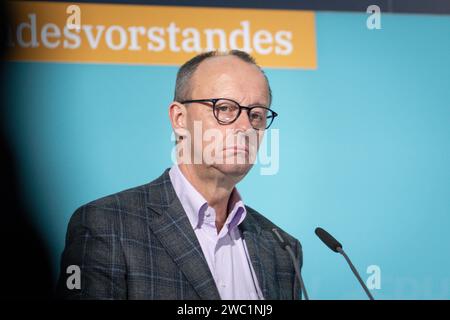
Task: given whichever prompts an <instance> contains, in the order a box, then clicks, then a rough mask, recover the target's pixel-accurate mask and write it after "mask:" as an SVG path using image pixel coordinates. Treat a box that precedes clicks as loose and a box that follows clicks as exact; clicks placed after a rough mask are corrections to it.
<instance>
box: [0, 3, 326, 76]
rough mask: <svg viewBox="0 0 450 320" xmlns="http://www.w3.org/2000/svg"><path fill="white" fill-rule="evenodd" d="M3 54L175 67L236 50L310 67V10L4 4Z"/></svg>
mask: <svg viewBox="0 0 450 320" xmlns="http://www.w3.org/2000/svg"><path fill="white" fill-rule="evenodd" d="M10 6H11V7H10V8H11V11H12V13H13V15H12V19H11V23H10V25H8V26H7V44H8V46H9V47H10V48H11V50H10V53H9V56H8V59H9V60H15V61H50V62H54V61H56V62H90V63H121V64H144V65H179V64H182V63H183V62H185V61H186V60H188V59H189V58H191V57H193V56H194V55H196V54H197V53H200V52H203V51H209V50H229V49H241V50H244V51H247V52H249V53H250V54H252V55H253V56H254V57H255V58H256V60H257V62H258V63H259V64H260V65H262V66H263V67H277V68H305V69H315V68H316V67H317V58H316V32H315V25H314V22H315V21H314V19H315V15H314V12H312V11H293V10H292V11H291V10H259V9H229V8H197V7H173V6H150V5H148V6H147V5H145V6H138V5H112V4H86V3H82V4H76V3H63V2H58V3H54V2H10Z"/></svg>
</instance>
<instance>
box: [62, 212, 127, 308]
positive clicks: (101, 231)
mask: <svg viewBox="0 0 450 320" xmlns="http://www.w3.org/2000/svg"><path fill="white" fill-rule="evenodd" d="M119 231H120V214H119V213H118V212H117V211H114V210H112V209H108V208H101V207H97V206H95V205H89V204H88V205H85V206H82V207H80V208H79V209H78V210H76V211H75V213H74V214H73V215H72V218H71V219H70V222H69V225H68V229H67V235H66V244H65V249H64V251H63V253H62V257H61V268H60V270H61V271H60V276H59V280H58V284H57V288H56V290H57V291H56V293H57V297H58V298H61V299H126V298H127V292H126V263H125V257H124V253H123V249H122V244H121V241H120V233H119ZM70 266H72V267H71V268H69V267H70ZM73 266H75V268H77V267H78V268H79V271H80V272H79V276H80V278H79V279H80V283H79V284H80V286H79V288H77V287H75V288H74V286H73V285H72V286H71V285H68V284H67V283H68V282H70V283H72V284H73V283H74V276H76V274H75V273H76V272H73V268H74V267H73ZM68 268H69V271H72V272H68Z"/></svg>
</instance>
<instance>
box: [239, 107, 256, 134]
mask: <svg viewBox="0 0 450 320" xmlns="http://www.w3.org/2000/svg"><path fill="white" fill-rule="evenodd" d="M235 127H236V128H237V129H242V130H243V131H246V130H248V129H252V128H253V127H252V124H251V122H250V118H249V115H248V112H247V110H244V109H243V110H242V111H241V114H240V115H239V117H238V118H237V119H236V121H235Z"/></svg>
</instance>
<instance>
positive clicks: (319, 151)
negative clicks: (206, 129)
mask: <svg viewBox="0 0 450 320" xmlns="http://www.w3.org/2000/svg"><path fill="white" fill-rule="evenodd" d="M366 19H367V15H366V14H359V13H331V12H319V13H317V14H316V31H317V55H318V69H317V70H295V69H292V70H285V69H268V70H267V71H266V72H267V74H268V77H269V79H270V82H271V86H272V90H273V93H274V101H273V108H274V110H276V111H277V112H278V113H279V114H280V116H279V118H277V119H276V122H275V124H274V128H279V130H280V170H279V172H278V174H276V175H273V176H261V175H260V174H259V168H258V167H255V168H254V169H253V171H252V172H251V173H250V174H249V175H248V177H247V178H246V179H245V180H244V181H243V182H241V183H240V184H239V186H238V188H239V190H240V192H241V194H242V196H243V198H244V201H245V202H246V203H247V204H249V205H250V206H252V207H254V208H256V209H257V210H259V211H260V212H262V213H263V214H265V215H266V216H267V217H268V218H270V219H271V220H272V221H274V222H275V223H277V224H278V225H279V226H280V227H282V228H283V229H285V230H286V231H288V232H290V233H291V234H292V235H294V236H296V237H297V238H298V239H299V240H300V241H301V242H302V245H303V250H304V266H303V276H304V280H305V283H306V285H307V288H308V289H309V295H310V297H311V298H312V299H365V295H364V292H363V291H362V289H361V288H360V287H359V284H358V283H357V281H356V279H355V278H354V277H353V275H352V274H351V271H350V269H349V268H348V266H347V265H346V263H345V261H344V259H343V258H342V257H340V256H339V255H338V254H335V253H333V252H331V251H330V250H329V249H328V248H326V247H325V246H324V245H323V244H322V243H321V242H320V241H319V240H318V238H317V237H316V236H315V235H314V229H315V228H316V227H317V226H322V227H323V228H325V229H327V230H328V231H330V232H331V233H332V234H333V235H335V236H336V238H338V240H340V241H341V242H342V243H343V244H344V249H346V251H347V253H348V255H349V256H350V257H351V258H352V260H353V262H354V264H355V265H356V267H357V268H358V270H359V271H360V272H361V274H362V276H363V278H365V279H366V278H367V277H368V274H366V268H367V266H369V265H378V266H379V267H380V268H381V289H379V290H373V291H372V293H373V295H374V296H375V298H378V299H449V298H450V256H449V253H450V241H449V240H448V238H447V232H448V230H449V228H450V194H449V190H450V168H449V163H450V17H449V16H437V15H436V16H433V15H401V14H395V15H393V14H382V29H381V30H368V29H367V27H366ZM176 71H177V67H175V66H174V67H162V66H130V65H104V64H102V65H100V64H99V65H97V64H61V63H26V62H20V63H18V62H15V63H13V62H10V63H8V65H7V70H6V75H7V82H6V83H5V85H6V88H7V92H8V93H9V94H8V95H9V98H10V100H11V102H10V104H9V113H8V114H7V116H8V123H7V129H8V133H9V137H10V140H11V142H12V143H13V147H14V153H15V154H16V156H17V157H18V159H19V161H18V165H19V168H20V175H21V176H20V182H21V186H22V189H23V191H24V194H25V196H26V199H25V200H26V203H27V204H28V206H29V208H30V209H31V210H32V212H33V221H34V223H35V225H36V226H37V227H38V228H39V230H40V231H41V232H42V234H43V235H44V236H45V239H46V243H47V245H48V246H49V248H50V250H51V253H52V258H53V261H52V263H53V265H54V274H55V278H56V276H57V274H58V272H59V270H58V264H59V258H60V254H61V252H62V250H63V247H64V237H65V232H66V227H67V222H68V220H69V218H70V216H71V214H72V213H73V211H74V210H75V209H76V208H77V207H79V206H80V205H82V204H84V203H86V202H88V201H91V200H94V199H96V198H98V197H101V196H104V195H107V194H111V193H115V192H117V191H120V190H123V189H126V188H129V187H133V186H136V185H139V184H144V183H147V182H149V181H151V180H153V179H154V178H156V177H158V176H159V175H160V174H161V173H162V171H163V170H164V169H165V168H167V167H169V166H170V165H171V158H170V152H171V148H172V145H173V142H172V141H171V127H170V124H169V120H168V113H167V107H168V104H169V103H170V101H171V99H172V95H173V88H174V82H175V75H176Z"/></svg>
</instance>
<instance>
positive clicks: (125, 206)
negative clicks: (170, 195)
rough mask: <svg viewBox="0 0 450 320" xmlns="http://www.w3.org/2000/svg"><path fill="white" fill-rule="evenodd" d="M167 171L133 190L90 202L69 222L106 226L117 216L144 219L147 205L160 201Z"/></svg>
mask: <svg viewBox="0 0 450 320" xmlns="http://www.w3.org/2000/svg"><path fill="white" fill-rule="evenodd" d="M166 173H167V170H166V171H165V172H164V173H163V174H162V175H161V176H160V177H159V178H157V179H155V180H153V181H151V182H149V183H146V184H143V185H140V186H136V187H133V188H128V189H125V190H122V191H120V192H116V193H113V194H110V195H107V196H104V197H101V198H98V199H96V200H93V201H91V202H88V203H86V204H84V205H82V206H80V207H79V208H78V209H76V210H75V212H74V214H73V215H72V218H71V222H76V221H80V222H84V223H87V224H89V225H93V224H94V225H98V224H107V223H108V222H109V223H110V222H112V221H114V220H115V219H117V218H118V217H119V216H122V218H123V216H134V217H136V218H146V215H147V204H148V203H149V202H150V201H151V200H152V199H160V198H161V197H160V193H161V188H162V187H163V186H162V185H163V184H164V183H167V175H166Z"/></svg>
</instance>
